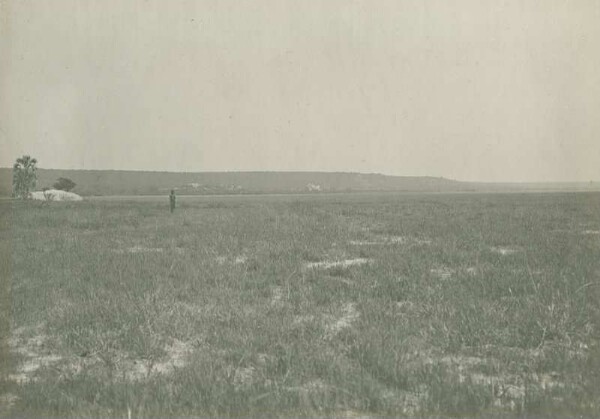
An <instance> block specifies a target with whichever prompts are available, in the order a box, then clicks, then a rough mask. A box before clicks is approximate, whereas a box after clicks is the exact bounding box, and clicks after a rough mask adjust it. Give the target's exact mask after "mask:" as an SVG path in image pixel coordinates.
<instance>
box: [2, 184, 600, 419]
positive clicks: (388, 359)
mask: <svg viewBox="0 0 600 419" xmlns="http://www.w3.org/2000/svg"><path fill="white" fill-rule="evenodd" d="M0 213H1V223H2V225H1V230H2V234H1V236H0V237H1V246H2V247H1V248H0V257H1V263H0V266H1V272H0V279H1V281H2V283H1V286H2V290H1V293H0V296H1V297H0V298H1V299H2V301H0V304H1V307H2V311H1V313H0V333H1V336H2V338H3V339H2V347H1V352H0V353H1V355H2V358H1V359H0V368H1V372H2V375H1V377H0V416H2V415H5V416H8V417H13V416H23V417H35V416H60V417H98V416H100V417H123V418H126V417H142V416H143V417H148V416H154V417H167V416H171V417H172V416H184V415H187V416H211V417H216V416H218V417H224V416H225V417H232V416H236V417H239V416H252V417H261V416H271V417H284V416H285V417H294V416H306V417H316V416H322V417H328V416H333V417H375V416H377V415H380V416H386V417H387V416H424V417H447V416H466V415H473V416H477V417H575V416H578V417H579V416H583V417H597V416H598V415H599V414H600V346H599V345H598V343H599V340H600V194H598V193H565V194H506V195H503V194H489V195H486V194H473V195H461V194H454V195H450V194H448V195H426V194H425V195H423V194H422V195H401V194H379V195H378V194H366V195H335V196H334V195H330V196H325V197H319V198H318V199H317V198H314V197H313V198H311V197H297V196H296V197H295V196H289V197H266V196H265V197H236V198H218V197H213V198H203V199H194V200H192V199H181V200H180V207H179V208H177V210H176V212H175V213H174V214H170V213H169V211H168V200H167V198H166V197H165V198H164V199H163V200H155V199H154V200H153V199H148V200H131V201H130V200H124V199H122V200H118V201H117V200H114V201H113V200H88V201H84V202H82V203H59V202H54V203H50V204H47V203H46V204H41V203H33V202H11V201H3V202H0Z"/></svg>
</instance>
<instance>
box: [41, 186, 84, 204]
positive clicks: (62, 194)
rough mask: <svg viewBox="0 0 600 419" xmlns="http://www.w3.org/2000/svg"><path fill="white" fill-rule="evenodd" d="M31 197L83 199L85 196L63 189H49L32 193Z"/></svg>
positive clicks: (51, 199)
mask: <svg viewBox="0 0 600 419" xmlns="http://www.w3.org/2000/svg"><path fill="white" fill-rule="evenodd" d="M31 199H35V200H38V201H82V200H83V198H82V197H81V196H79V195H77V194H76V193H73V192H67V191H61V190H59V189H47V190H45V191H36V192H32V193H31Z"/></svg>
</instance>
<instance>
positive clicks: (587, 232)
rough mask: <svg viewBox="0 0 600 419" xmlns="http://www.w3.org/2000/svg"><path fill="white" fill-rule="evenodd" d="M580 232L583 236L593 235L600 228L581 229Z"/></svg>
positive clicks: (597, 232) (598, 231)
mask: <svg viewBox="0 0 600 419" xmlns="http://www.w3.org/2000/svg"><path fill="white" fill-rule="evenodd" d="M581 234H583V235H584V236H595V235H598V234H600V230H583V231H582V232H581Z"/></svg>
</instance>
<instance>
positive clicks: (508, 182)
mask: <svg viewBox="0 0 600 419" xmlns="http://www.w3.org/2000/svg"><path fill="white" fill-rule="evenodd" d="M2 169H6V170H12V167H0V170H2ZM38 169H41V170H57V171H72V172H77V171H78V172H137V173H165V174H202V173H240V174H243V173H318V174H349V175H370V176H386V177H400V178H430V179H443V180H448V181H451V182H460V183H483V184H590V183H592V184H593V183H600V180H519V181H509V180H501V181H487V180H460V179H453V178H449V177H445V176H433V175H392V174H386V173H381V172H360V171H342V170H334V171H328V170H204V171H173V170H150V169H57V168H49V167H38Z"/></svg>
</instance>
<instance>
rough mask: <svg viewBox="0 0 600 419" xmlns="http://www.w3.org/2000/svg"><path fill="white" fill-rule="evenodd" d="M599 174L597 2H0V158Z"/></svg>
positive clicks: (146, 166) (549, 176)
mask: <svg viewBox="0 0 600 419" xmlns="http://www.w3.org/2000/svg"><path fill="white" fill-rule="evenodd" d="M24 153H27V154H31V155H34V156H35V157H37V158H38V160H39V165H40V167H46V168H78V169H79V168H82V169H136V170H142V169H143V170H170V171H215V170H294V171H297V170H324V171H360V172H379V173H386V174H397V175H431V176H444V177H448V178H453V179H459V180H486V181H557V180H559V181H560V180H564V181H588V180H600V2H599V1H597V0H589V1H588V0H571V1H566V0H506V1H503V0H453V1H448V0H439V1H436V0H406V1H401V0H393V1H392V0H364V1H353V0H344V1H342V0H301V1H300V0H294V1H292V0H210V1H209V0H201V1H200V0H199V1H192V0H185V1H179V0H169V1H167V0H161V1H153V0H147V1H144V0H97V1H88V0H46V1H43V0H0V166H11V165H12V162H13V161H14V159H15V158H16V157H17V156H18V155H21V154H24Z"/></svg>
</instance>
